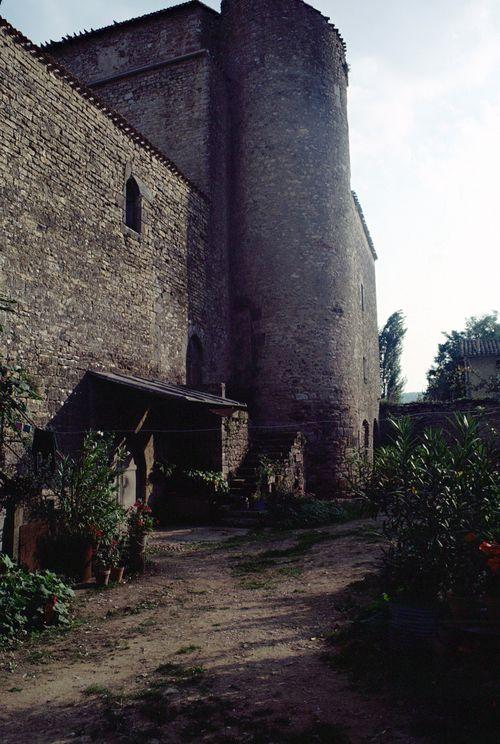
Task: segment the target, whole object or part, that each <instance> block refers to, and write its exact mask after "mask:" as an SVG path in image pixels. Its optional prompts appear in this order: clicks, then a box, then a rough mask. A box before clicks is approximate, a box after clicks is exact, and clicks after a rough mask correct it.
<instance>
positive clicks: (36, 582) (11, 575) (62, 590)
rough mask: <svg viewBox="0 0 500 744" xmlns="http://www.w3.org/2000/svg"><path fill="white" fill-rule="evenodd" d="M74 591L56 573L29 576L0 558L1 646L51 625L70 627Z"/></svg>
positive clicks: (3, 557) (7, 560)
mask: <svg viewBox="0 0 500 744" xmlns="http://www.w3.org/2000/svg"><path fill="white" fill-rule="evenodd" d="M73 596H74V595H73V591H72V590H71V589H70V588H69V587H68V586H66V584H65V583H64V582H63V581H61V579H59V577H58V576H56V575H55V574H53V573H50V572H49V571H44V572H43V573H29V572H28V571H24V570H23V569H21V568H17V567H16V566H14V565H13V564H12V561H10V560H9V559H8V558H6V556H0V645H1V644H7V643H12V642H14V641H17V640H20V639H21V638H22V637H23V636H26V635H27V634H28V633H29V632H31V631H34V630H40V629H41V628H43V627H44V625H45V624H46V621H47V618H48V616H49V615H48V613H49V610H50V615H51V616H52V617H51V622H52V623H54V624H56V625H67V624H68V622H69V601H70V600H71V598H72V597H73Z"/></svg>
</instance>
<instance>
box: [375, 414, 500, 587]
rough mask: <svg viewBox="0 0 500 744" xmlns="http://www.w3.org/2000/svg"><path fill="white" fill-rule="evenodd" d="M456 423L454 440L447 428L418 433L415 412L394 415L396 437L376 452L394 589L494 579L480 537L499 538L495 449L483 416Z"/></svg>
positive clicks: (479, 583) (389, 573)
mask: <svg viewBox="0 0 500 744" xmlns="http://www.w3.org/2000/svg"><path fill="white" fill-rule="evenodd" d="M454 424H455V426H454V429H455V431H454V435H453V436H452V438H451V441H449V440H447V438H446V437H445V435H444V433H443V432H442V431H441V430H428V431H426V432H425V433H424V435H423V437H422V439H421V440H418V439H417V438H416V437H415V436H414V433H413V429H412V424H411V421H410V420H409V419H401V420H399V421H393V422H392V426H393V429H394V441H393V444H392V445H390V446H388V447H384V448H382V449H380V450H379V451H378V453H377V454H376V457H375V465H374V475H373V479H372V484H371V498H372V500H373V502H374V503H375V504H376V507H377V508H378V510H379V511H380V512H382V513H383V514H385V517H386V522H385V531H386V534H387V535H388V537H389V539H390V541H391V546H390V548H389V549H388V551H387V552H386V554H385V568H386V575H387V579H388V582H389V585H388V589H389V591H390V592H391V593H392V594H396V595H404V596H408V597H413V598H419V599H427V600H431V601H435V600H436V599H439V598H440V597H442V596H443V594H444V593H445V592H446V591H448V590H453V591H455V592H457V593H461V594H467V595H471V594H478V593H480V592H481V590H482V588H483V585H484V582H485V580H486V578H487V572H486V570H485V566H484V560H482V558H481V554H480V552H479V551H478V549H477V543H476V542H475V538H476V536H477V538H478V539H479V541H481V540H495V539H497V538H498V533H499V527H500V521H499V516H500V510H499V503H500V501H499V496H500V491H499V485H498V471H497V466H496V453H495V451H494V447H493V444H492V442H489V441H486V440H485V439H482V438H481V437H480V436H479V428H478V423H477V422H476V421H474V420H472V419H470V418H467V417H459V416H457V417H456V418H455V422H454ZM471 534H472V535H474V540H471V538H470V536H471Z"/></svg>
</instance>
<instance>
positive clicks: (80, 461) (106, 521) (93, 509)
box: [38, 432, 126, 545]
mask: <svg viewBox="0 0 500 744" xmlns="http://www.w3.org/2000/svg"><path fill="white" fill-rule="evenodd" d="M119 461H120V457H119V456H118V457H116V458H115V459H113V445H112V442H111V440H110V439H108V438H106V437H105V436H104V435H103V434H102V433H100V432H90V433H89V434H87V435H86V436H85V439H84V442H83V448H82V452H81V454H80V456H79V458H77V459H73V458H71V457H63V458H61V459H60V460H59V461H58V463H57V468H56V473H55V475H54V479H53V483H52V490H53V495H54V497H55V499H54V498H53V497H48V496H47V495H42V496H41V497H40V501H39V504H38V512H39V514H40V516H42V517H43V518H45V519H47V520H48V521H49V523H50V525H51V527H52V532H53V533H54V534H56V535H64V536H67V537H70V538H76V539H83V540H87V541H91V542H93V543H94V544H95V545H97V544H98V543H99V542H101V541H103V542H109V541H110V540H112V539H115V537H116V535H117V533H118V532H119V529H120V526H121V524H123V522H124V520H125V516H126V515H125V511H124V510H123V508H122V507H121V506H120V505H119V504H118V502H117V499H116V491H117V485H116V483H117V476H118V474H119V472H120V467H119V466H118V465H116V464H115V462H119Z"/></svg>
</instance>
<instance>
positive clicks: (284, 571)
mask: <svg viewBox="0 0 500 744" xmlns="http://www.w3.org/2000/svg"><path fill="white" fill-rule="evenodd" d="M303 570H304V569H303V568H300V567H299V566H283V568H280V569H279V570H278V573H279V574H281V576H287V577H288V578H290V579H298V577H299V576H301V575H302V573H303Z"/></svg>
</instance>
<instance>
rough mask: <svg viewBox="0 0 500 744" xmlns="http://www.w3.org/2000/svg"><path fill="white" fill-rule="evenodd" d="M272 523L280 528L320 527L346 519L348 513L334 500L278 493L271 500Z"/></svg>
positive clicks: (269, 509) (270, 513)
mask: <svg viewBox="0 0 500 744" xmlns="http://www.w3.org/2000/svg"><path fill="white" fill-rule="evenodd" d="M268 514H269V519H270V523H271V525H272V526H273V527H277V528H279V529H284V530H288V529H294V528H300V527H319V526H321V525H326V524H336V523H339V522H343V521H345V518H346V515H345V512H344V510H343V509H341V508H340V507H339V506H338V505H337V504H336V503H335V502H334V501H320V500H319V499H315V498H309V497H299V496H293V495H278V496H276V497H274V498H272V499H270V500H269V503H268Z"/></svg>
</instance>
